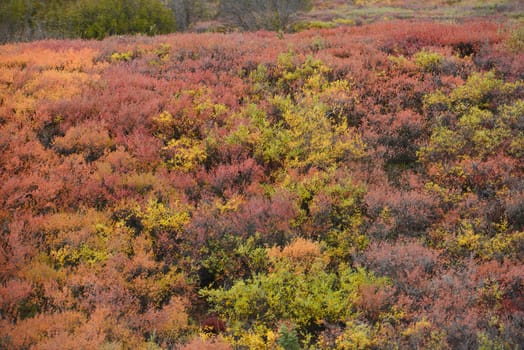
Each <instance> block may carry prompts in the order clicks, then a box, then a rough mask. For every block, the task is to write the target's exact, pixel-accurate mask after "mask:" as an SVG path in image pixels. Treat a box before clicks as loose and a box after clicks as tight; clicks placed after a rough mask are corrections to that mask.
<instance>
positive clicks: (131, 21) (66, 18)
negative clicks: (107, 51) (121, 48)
mask: <svg viewBox="0 0 524 350" xmlns="http://www.w3.org/2000/svg"><path fill="white" fill-rule="evenodd" d="M309 7H310V1H309V0H271V1H266V0H242V1H237V0H195V1H193V0H47V1H42V0H6V1H5V2H2V3H1V4H0V43H2V42H10V41H31V40H40V39H48V38H83V39H102V38H104V37H106V36H110V35H121V34H138V33H140V34H147V35H156V34H165V33H170V32H174V31H182V30H187V29H189V28H190V27H191V26H192V25H193V24H194V23H195V22H197V21H200V20H212V19H219V20H220V21H221V22H223V23H224V24H225V25H227V26H229V27H231V28H237V29H241V30H256V29H262V28H264V29H269V30H281V29H285V28H286V27H287V26H288V25H289V23H290V21H291V19H292V17H293V15H294V14H295V13H296V12H298V11H301V10H307V9H308V8H309Z"/></svg>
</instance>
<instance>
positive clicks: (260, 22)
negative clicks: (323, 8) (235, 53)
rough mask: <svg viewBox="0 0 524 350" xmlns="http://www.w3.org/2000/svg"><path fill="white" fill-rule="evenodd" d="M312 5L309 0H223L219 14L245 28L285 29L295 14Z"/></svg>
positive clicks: (233, 23)
mask: <svg viewBox="0 0 524 350" xmlns="http://www.w3.org/2000/svg"><path fill="white" fill-rule="evenodd" d="M310 5H311V3H310V1H309V0H269V1H268V0H240V1H237V0H222V1H221V2H220V8H219V15H220V17H222V18H223V19H224V20H225V21H227V22H229V23H230V24H232V25H234V26H238V27H240V28H242V29H245V30H255V29H260V28H265V29H284V28H286V26H287V25H288V24H289V22H290V20H291V18H292V17H293V15H295V14H296V13H297V12H299V11H303V10H307V9H308V8H309V7H310Z"/></svg>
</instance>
